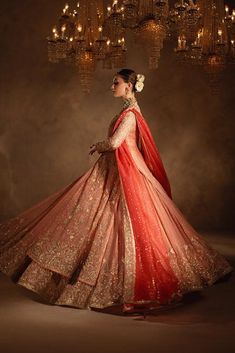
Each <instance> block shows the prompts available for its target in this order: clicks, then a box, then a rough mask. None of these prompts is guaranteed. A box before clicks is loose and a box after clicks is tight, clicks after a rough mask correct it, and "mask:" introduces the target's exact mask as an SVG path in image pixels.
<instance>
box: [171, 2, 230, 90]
mask: <svg viewBox="0 0 235 353" xmlns="http://www.w3.org/2000/svg"><path fill="white" fill-rule="evenodd" d="M188 11H191V15H192V17H194V19H193V20H192V22H191V30H190V31H189V32H188V31H187V26H185V25H184V24H183V21H184V18H186V17H187V16H188V15H187V12H188ZM180 22H181V23H180V25H179V26H178V27H179V32H178V46H177V47H176V48H175V52H176V53H177V55H178V56H179V57H180V60H182V61H184V62H190V63H192V64H195V65H201V66H202V67H203V68H204V70H205V72H206V73H207V74H208V75H209V79H210V82H211V83H212V85H213V83H214V82H216V79H217V78H218V75H219V74H220V73H221V72H222V71H223V70H224V69H225V67H226V66H228V65H230V64H235V10H233V11H232V12H231V13H230V11H229V7H228V6H225V7H224V2H223V1H221V0H204V1H198V4H197V5H194V4H193V3H192V2H191V4H189V6H186V5H184V10H183V11H182V19H181V21H180Z"/></svg>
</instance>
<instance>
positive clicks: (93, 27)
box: [47, 0, 235, 92]
mask: <svg viewBox="0 0 235 353" xmlns="http://www.w3.org/2000/svg"><path fill="white" fill-rule="evenodd" d="M110 1H112V4H111V5H108V6H106V5H105V3H106V2H105V1H104V0H89V1H86V0H81V1H79V3H77V6H76V9H73V10H72V9H70V7H69V5H68V4H66V5H65V7H64V9H63V11H62V14H61V16H60V18H59V20H58V22H57V25H56V26H54V27H53V29H52V34H51V36H49V37H48V38H47V40H48V57H49V61H50V62H52V63H58V62H61V61H62V62H65V63H68V64H73V65H75V67H76V68H77V72H78V75H79V79H80V84H81V87H82V90H83V91H84V92H89V91H90V88H91V83H92V79H93V75H94V71H95V68H96V65H97V63H98V62H101V65H102V67H103V68H104V69H113V68H120V67H124V66H125V65H126V54H127V48H126V33H127V30H131V31H133V33H134V35H135V40H136V42H139V43H140V44H141V46H142V47H143V48H144V49H145V50H144V52H145V53H146V54H147V57H148V63H149V68H150V69H156V68H157V67H158V61H159V58H160V52H161V49H162V47H163V42H164V40H165V39H166V38H170V37H173V38H174V37H176V38H177V47H176V48H175V53H176V54H177V57H178V58H179V60H180V61H183V62H187V63H192V64H196V65H201V66H203V68H204V69H205V71H206V72H207V73H209V74H210V75H216V74H218V73H219V72H221V71H222V70H223V69H224V68H225V66H226V65H229V64H234V63H235V10H233V11H232V12H231V11H230V10H229V8H228V6H225V7H224V1H223V0H198V1H196V2H195V1H193V0H186V1H185V0H178V1H177V2H176V3H175V4H174V7H173V8H172V9H169V4H168V0H119V1H118V0H110Z"/></svg>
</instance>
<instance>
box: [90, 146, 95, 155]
mask: <svg viewBox="0 0 235 353" xmlns="http://www.w3.org/2000/svg"><path fill="white" fill-rule="evenodd" d="M90 148H91V149H90V152H89V154H91V155H92V154H93V153H95V152H96V151H97V149H96V144H93V145H91V146H90Z"/></svg>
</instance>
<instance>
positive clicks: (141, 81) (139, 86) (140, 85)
mask: <svg viewBox="0 0 235 353" xmlns="http://www.w3.org/2000/svg"><path fill="white" fill-rule="evenodd" d="M144 79H145V76H144V75H142V74H137V80H136V84H135V89H136V91H137V92H141V91H142V89H143V88H144Z"/></svg>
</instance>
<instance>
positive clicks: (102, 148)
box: [90, 111, 136, 154]
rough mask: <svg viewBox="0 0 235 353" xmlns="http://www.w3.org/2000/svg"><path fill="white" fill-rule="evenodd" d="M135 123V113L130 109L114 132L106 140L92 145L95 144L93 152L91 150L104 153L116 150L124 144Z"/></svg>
mask: <svg viewBox="0 0 235 353" xmlns="http://www.w3.org/2000/svg"><path fill="white" fill-rule="evenodd" d="M135 124H136V119H135V114H134V113H133V112H131V111H129V112H128V113H127V114H126V116H125V117H124V118H123V120H122V121H121V123H120V124H119V126H118V127H117V129H116V130H115V132H114V134H113V135H112V136H110V137H108V138H107V139H106V140H104V141H100V142H97V143H96V144H95V145H92V146H94V147H93V149H92V151H93V152H92V151H90V153H91V152H92V153H94V152H95V151H97V152H99V153H102V152H106V151H113V150H115V149H116V148H118V147H119V146H120V145H121V144H122V142H123V141H124V140H125V138H126V137H127V135H128V134H129V132H130V131H131V129H132V128H133V127H134V126H135ZM92 146H91V147H92ZM92 153H91V154H92Z"/></svg>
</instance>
